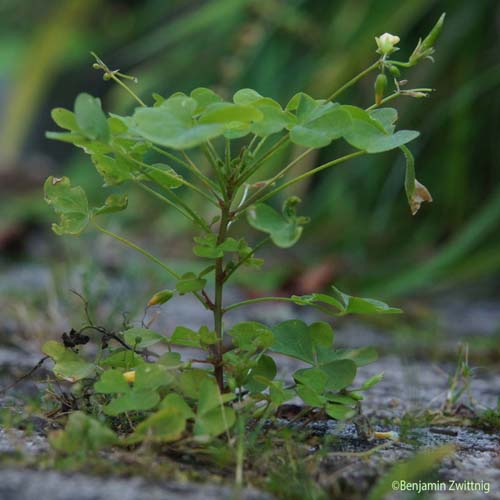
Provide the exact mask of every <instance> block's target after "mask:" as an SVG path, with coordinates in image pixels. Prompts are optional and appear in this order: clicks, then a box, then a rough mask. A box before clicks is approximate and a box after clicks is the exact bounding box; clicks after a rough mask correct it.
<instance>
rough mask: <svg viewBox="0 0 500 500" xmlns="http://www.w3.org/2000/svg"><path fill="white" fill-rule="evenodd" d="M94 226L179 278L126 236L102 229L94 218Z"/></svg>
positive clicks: (177, 275)
mask: <svg viewBox="0 0 500 500" xmlns="http://www.w3.org/2000/svg"><path fill="white" fill-rule="evenodd" d="M93 222H94V226H95V227H96V229H98V230H99V231H100V232H101V233H103V234H105V235H107V236H110V237H111V238H114V239H115V240H118V241H119V242H120V243H123V244H124V245H126V246H128V247H130V248H133V249H134V250H135V251H137V252H139V253H141V254H142V255H144V256H145V257H147V258H148V259H149V260H152V261H153V262H154V263H155V264H158V265H159V266H160V267H162V268H163V269H165V271H167V273H169V274H170V275H171V276H173V277H174V278H175V279H180V275H179V274H177V273H176V272H175V271H174V270H173V269H172V268H170V267H169V266H167V265H166V264H165V263H163V262H162V261H161V260H160V259H158V257H155V256H154V255H153V254H150V253H149V252H148V251H147V250H144V248H141V247H140V246H139V245H136V244H135V243H132V242H131V241H130V240H127V238H124V237H123V236H119V235H118V234H116V233H113V232H112V231H108V230H107V229H104V228H103V227H102V226H100V225H99V224H98V223H97V222H96V221H95V220H94V221H93Z"/></svg>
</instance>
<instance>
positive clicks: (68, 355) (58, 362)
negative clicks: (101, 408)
mask: <svg viewBox="0 0 500 500" xmlns="http://www.w3.org/2000/svg"><path fill="white" fill-rule="evenodd" d="M42 351H43V352H44V353H45V354H46V355H47V356H49V357H51V358H52V359H53V360H54V362H55V365H54V368H53V369H52V371H53V372H54V375H56V376H57V377H59V378H62V379H64V380H68V381H70V382H76V381H77V380H81V379H83V378H89V377H92V376H93V375H94V374H95V370H96V366H95V365H94V364H93V363H89V362H87V361H85V359H83V358H82V357H81V356H79V355H78V354H77V353H76V352H74V351H72V350H71V349H67V348H66V347H64V345H62V344H60V343H59V342H56V341H54V340H49V341H48V342H45V344H44V345H43V347H42Z"/></svg>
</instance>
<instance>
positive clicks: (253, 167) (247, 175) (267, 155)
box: [238, 135, 290, 186]
mask: <svg viewBox="0 0 500 500" xmlns="http://www.w3.org/2000/svg"><path fill="white" fill-rule="evenodd" d="M289 141H290V139H289V137H288V136H287V135H284V136H283V137H282V138H281V139H280V140H279V141H277V142H276V143H275V144H274V145H273V146H271V147H270V148H269V149H268V150H267V151H266V152H265V153H264V155H262V156H261V157H260V158H259V159H258V160H256V161H255V163H253V164H252V165H250V167H249V168H248V170H245V173H244V174H243V175H242V176H241V177H240V178H239V179H238V186H241V185H242V184H243V183H244V182H245V181H246V180H247V179H249V178H250V177H251V176H252V175H253V174H254V173H255V172H257V170H258V169H259V167H260V166H261V165H262V164H263V163H265V162H266V161H267V160H269V158H271V157H272V156H273V155H274V154H276V153H277V152H278V151H279V150H280V149H281V148H282V147H283V146H285V145H286V144H288V142H289Z"/></svg>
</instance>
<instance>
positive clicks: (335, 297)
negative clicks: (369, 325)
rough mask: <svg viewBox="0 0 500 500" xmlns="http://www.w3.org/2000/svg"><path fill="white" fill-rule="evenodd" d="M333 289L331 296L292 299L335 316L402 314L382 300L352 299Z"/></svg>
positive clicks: (295, 297)
mask: <svg viewBox="0 0 500 500" xmlns="http://www.w3.org/2000/svg"><path fill="white" fill-rule="evenodd" d="M331 289H332V294H331V295H327V294H324V293H312V294H309V295H301V296H299V295H294V296H292V299H293V300H294V302H295V303H296V304H298V305H308V306H312V307H317V308H318V309H320V310H321V311H323V312H327V313H329V314H332V315H334V316H344V315H346V314H400V313H401V312H402V311H401V309H398V308H397V307H391V306H389V305H388V304H386V303H385V302H382V301H380V300H375V299H369V298H363V297H352V296H351V295H348V294H346V293H344V292H341V291H340V290H339V289H338V288H335V287H334V286H332V287H331Z"/></svg>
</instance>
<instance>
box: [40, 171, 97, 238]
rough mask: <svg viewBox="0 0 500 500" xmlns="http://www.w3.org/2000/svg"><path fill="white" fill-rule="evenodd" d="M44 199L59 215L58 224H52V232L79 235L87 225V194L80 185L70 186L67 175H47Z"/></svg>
mask: <svg viewBox="0 0 500 500" xmlns="http://www.w3.org/2000/svg"><path fill="white" fill-rule="evenodd" d="M44 191H45V201H46V202H47V203H48V204H49V205H52V207H53V208H54V211H55V212H56V214H58V215H59V216H60V222H59V224H52V230H53V231H54V233H56V234H59V235H62V234H71V235H79V234H81V233H82V231H83V230H84V229H85V228H86V227H87V225H88V223H89V220H90V214H89V205H88V201H87V195H86V194H85V191H84V190H83V189H82V188H81V187H80V186H77V187H71V182H70V180H69V179H68V178H67V177H61V178H56V177H49V178H48V179H47V180H46V181H45V184H44Z"/></svg>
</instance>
